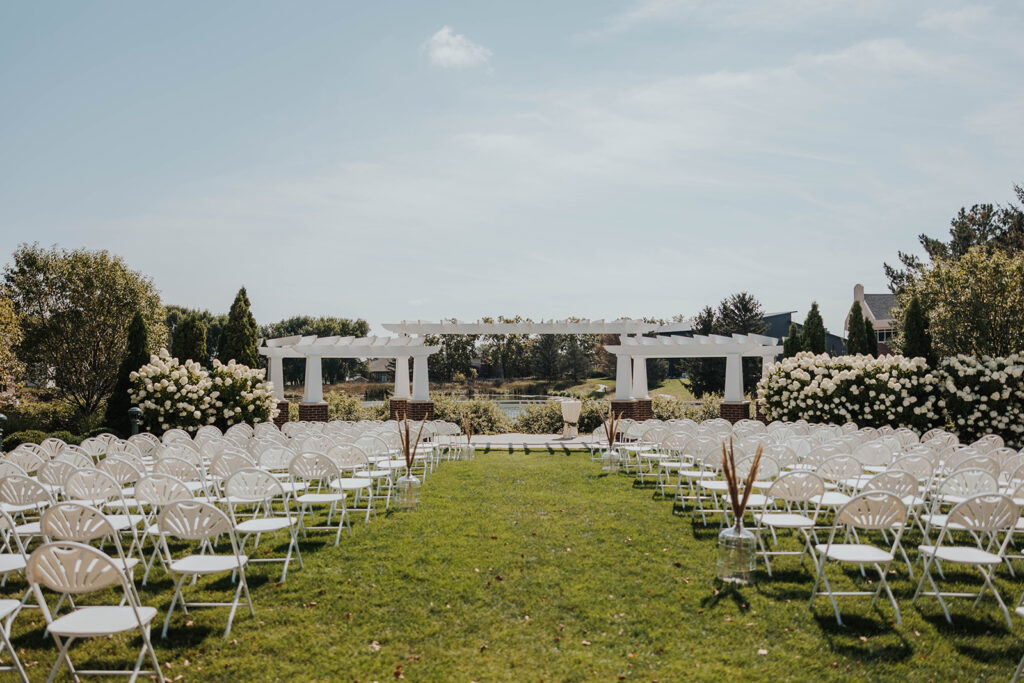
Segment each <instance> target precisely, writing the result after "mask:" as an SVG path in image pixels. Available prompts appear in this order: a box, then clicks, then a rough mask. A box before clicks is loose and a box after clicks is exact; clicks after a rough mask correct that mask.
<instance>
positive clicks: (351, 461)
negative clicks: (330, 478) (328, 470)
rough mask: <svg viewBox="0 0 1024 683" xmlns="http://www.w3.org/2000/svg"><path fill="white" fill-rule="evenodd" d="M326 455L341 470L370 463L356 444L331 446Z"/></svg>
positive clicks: (358, 467)
mask: <svg viewBox="0 0 1024 683" xmlns="http://www.w3.org/2000/svg"><path fill="white" fill-rule="evenodd" d="M326 455H327V457H328V458H330V459H331V460H332V461H333V462H334V464H335V465H337V466H338V469H341V470H351V469H361V468H364V467H368V466H369V465H370V460H369V458H367V457H366V453H364V452H363V450H362V449H361V448H359V446H356V445H342V446H333V447H331V449H330V450H328V451H327V453H326Z"/></svg>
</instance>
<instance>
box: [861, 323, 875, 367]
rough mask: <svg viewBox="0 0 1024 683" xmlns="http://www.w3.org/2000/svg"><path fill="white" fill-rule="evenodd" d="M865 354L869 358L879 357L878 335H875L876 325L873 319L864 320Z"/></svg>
mask: <svg viewBox="0 0 1024 683" xmlns="http://www.w3.org/2000/svg"><path fill="white" fill-rule="evenodd" d="M863 344H864V353H866V354H868V355H869V356H875V357H877V356H878V335H877V334H876V333H875V325H874V323H872V322H871V318H864V341H863Z"/></svg>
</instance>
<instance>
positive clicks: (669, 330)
mask: <svg viewBox="0 0 1024 683" xmlns="http://www.w3.org/2000/svg"><path fill="white" fill-rule="evenodd" d="M794 313H796V311H783V312H781V313H765V315H764V322H765V325H766V326H767V329H766V331H765V333H764V334H765V335H766V336H768V337H775V338H776V339H778V340H779V343H781V342H782V340H783V339H784V338H785V337H788V336H789V325H790V323H794V322H796V321H795V320H793V314H794ZM796 327H797V329H798V330H800V331H801V332H802V331H803V329H804V326H803V325H802V324H800V323H796ZM655 334H659V335H683V336H686V337H692V336H693V321H692V320H683V321H681V322H674V323H669V324H667V325H662V326H661V327H659V328H658V329H657V330H656V331H655ZM825 352H826V353H828V354H829V355H831V356H841V355H843V354H844V353H846V340H845V339H843V338H842V337H840V336H838V335H835V334H832V333H831V332H826V333H825Z"/></svg>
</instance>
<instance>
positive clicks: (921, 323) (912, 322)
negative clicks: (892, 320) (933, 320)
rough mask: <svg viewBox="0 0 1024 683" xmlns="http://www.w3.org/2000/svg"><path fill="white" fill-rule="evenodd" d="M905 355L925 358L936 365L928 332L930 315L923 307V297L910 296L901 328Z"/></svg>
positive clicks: (932, 365) (930, 363) (931, 364)
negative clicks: (927, 314) (926, 313)
mask: <svg viewBox="0 0 1024 683" xmlns="http://www.w3.org/2000/svg"><path fill="white" fill-rule="evenodd" d="M900 341H901V342H902V344H901V346H902V351H903V355H904V356H907V357H909V358H924V359H925V361H927V362H928V365H930V366H931V367H935V366H936V362H935V361H936V359H935V352H934V351H933V350H932V336H931V334H930V333H929V332H928V316H926V315H925V313H924V309H923V308H922V307H921V299H920V298H919V297H918V296H917V295H914V296H912V297H910V303H908V304H907V308H906V311H904V313H903V323H902V325H901V330H900Z"/></svg>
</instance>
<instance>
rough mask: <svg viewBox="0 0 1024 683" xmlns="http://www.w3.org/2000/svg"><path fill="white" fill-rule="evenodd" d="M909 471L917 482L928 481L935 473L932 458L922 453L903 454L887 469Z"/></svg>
mask: <svg viewBox="0 0 1024 683" xmlns="http://www.w3.org/2000/svg"><path fill="white" fill-rule="evenodd" d="M894 470H895V471H899V472H909V473H910V474H911V475H913V476H914V478H915V479H917V481H918V482H929V481H931V479H932V476H933V475H934V474H935V468H934V467H933V466H932V459H931V458H929V457H927V456H924V455H904V456H903V457H901V458H897V459H896V460H895V461H893V463H892V465H890V466H889V471H894Z"/></svg>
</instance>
